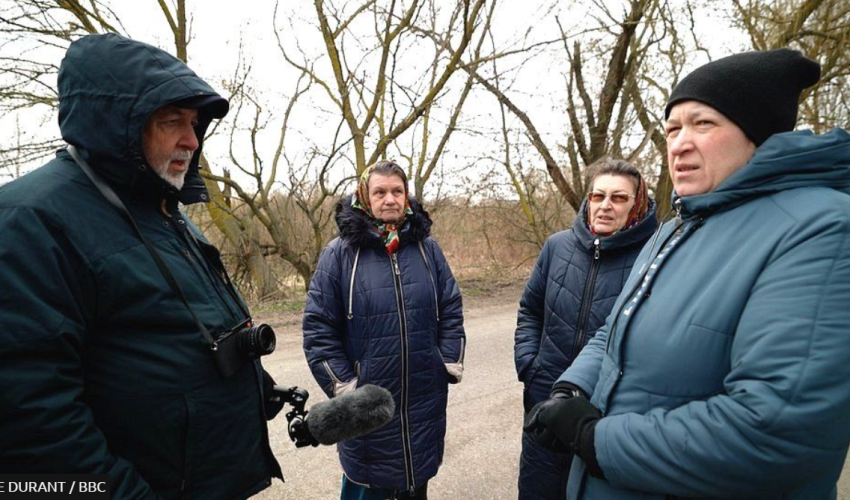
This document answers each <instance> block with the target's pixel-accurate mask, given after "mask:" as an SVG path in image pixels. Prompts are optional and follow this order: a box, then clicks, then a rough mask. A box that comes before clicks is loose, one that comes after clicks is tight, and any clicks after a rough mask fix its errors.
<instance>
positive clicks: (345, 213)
mask: <svg viewBox="0 0 850 500" xmlns="http://www.w3.org/2000/svg"><path fill="white" fill-rule="evenodd" d="M410 207H411V208H412V209H413V215H411V216H409V217H407V219H406V220H405V221H404V225H403V226H402V228H401V231H400V232H399V238H400V240H401V245H402V246H404V245H407V244H409V243H414V242H419V241H423V240H424V239H425V238H427V237H428V236H430V235H431V217H430V216H429V215H428V212H427V211H425V209H424V208H423V207H422V205H420V204H419V202H417V201H416V200H415V199H414V198H413V197H411V198H410ZM336 225H337V227H338V228H339V236H340V238H342V239H343V240H344V241H345V242H346V243H349V244H352V245H356V246H360V247H366V246H373V247H376V248H383V245H384V244H383V242H382V241H381V239H380V238H379V237H378V235H377V234H376V233H375V231H374V226H373V225H372V222H371V221H370V220H369V216H368V215H366V214H365V213H364V212H363V211H361V210H358V209H356V208H354V207H352V206H351V195H348V196H344V197H343V198H342V199H341V200H339V201H338V202H337V203H336Z"/></svg>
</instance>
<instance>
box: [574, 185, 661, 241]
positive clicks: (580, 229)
mask: <svg viewBox="0 0 850 500" xmlns="http://www.w3.org/2000/svg"><path fill="white" fill-rule="evenodd" d="M655 208H656V204H655V200H653V199H651V198H650V200H649V210H647V212H646V217H644V218H643V220H641V221H640V222H638V223H637V224H635V225H634V226H632V227H630V228H628V229H626V230H625V231H620V232H618V233H615V234H612V235H611V236H606V237H603V238H601V239H600V240H599V248H600V249H601V250H603V251H611V250H619V249H624V248H628V247H631V246H634V245H643V244H644V243H645V242H646V240H648V239H649V238H650V237H651V236H652V233H654V232H655V229H656V228H657V227H658V217H657V215H656V210H655ZM573 232H574V233H575V235H576V237H577V239H578V241H579V243H580V244H581V246H582V247H583V248H585V249H586V250H592V249H593V248H594V246H595V245H594V242H595V241H596V238H597V237H598V235H595V234H592V233H591V232H590V229H588V227H587V198H586V197H585V199H584V201H583V202H582V204H581V207H579V210H578V214H576V218H575V220H574V221H573Z"/></svg>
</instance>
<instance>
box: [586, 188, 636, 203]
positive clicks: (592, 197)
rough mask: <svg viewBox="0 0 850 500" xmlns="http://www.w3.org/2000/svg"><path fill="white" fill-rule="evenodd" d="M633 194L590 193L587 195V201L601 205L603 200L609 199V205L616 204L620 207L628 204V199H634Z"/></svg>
mask: <svg viewBox="0 0 850 500" xmlns="http://www.w3.org/2000/svg"><path fill="white" fill-rule="evenodd" d="M634 197H635V195H633V194H626V193H611V194H606V193H600V192H599V191H591V192H589V193H587V200H588V201H591V202H593V203H602V202H603V201H605V198H610V199H611V203H616V204H618V205H622V204H623V203H628V202H629V199H631V198H634Z"/></svg>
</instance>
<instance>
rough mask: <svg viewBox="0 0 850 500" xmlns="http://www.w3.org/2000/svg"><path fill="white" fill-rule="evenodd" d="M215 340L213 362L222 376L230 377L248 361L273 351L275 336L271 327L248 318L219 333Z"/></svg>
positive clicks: (275, 341)
mask: <svg viewBox="0 0 850 500" xmlns="http://www.w3.org/2000/svg"><path fill="white" fill-rule="evenodd" d="M215 342H216V343H215V345H214V346H213V349H212V350H213V358H214V359H215V364H216V366H217V367H218V371H219V372H220V373H221V376H222V377H224V378H230V377H231V376H232V375H233V374H234V373H236V372H237V371H239V369H240V368H242V366H243V365H244V364H245V363H247V362H248V361H251V360H253V359H257V358H259V357H260V356H265V355H267V354H271V353H272V352H274V348H275V345H276V344H277V338H276V336H275V333H274V330H272V327H270V326H269V325H266V324H260V325H254V323H253V321H252V320H251V319H250V318H249V319H246V320H245V321H243V322H242V323H240V324H238V325H236V326H235V327H233V328H231V329H229V330H227V331H225V332H224V333H222V334H221V335H219V336H218V338H216V340H215Z"/></svg>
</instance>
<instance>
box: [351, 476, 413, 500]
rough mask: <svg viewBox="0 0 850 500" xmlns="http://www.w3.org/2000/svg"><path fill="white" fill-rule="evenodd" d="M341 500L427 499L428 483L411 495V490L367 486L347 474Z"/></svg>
mask: <svg viewBox="0 0 850 500" xmlns="http://www.w3.org/2000/svg"><path fill="white" fill-rule="evenodd" d="M339 498H340V500H427V499H428V483H427V482H426V483H425V484H422V485H420V486H418V487H417V488H416V492H415V493H414V494H413V495H411V494H410V492H409V491H407V490H404V491H399V490H393V489H389V488H367V487H366V486H361V485H359V484H356V483H352V482H351V481H349V480H348V478H347V477H346V476H345V474H343V475H342V493H340V495H339Z"/></svg>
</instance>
